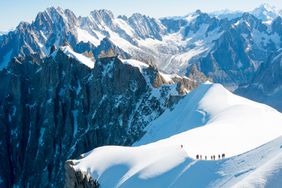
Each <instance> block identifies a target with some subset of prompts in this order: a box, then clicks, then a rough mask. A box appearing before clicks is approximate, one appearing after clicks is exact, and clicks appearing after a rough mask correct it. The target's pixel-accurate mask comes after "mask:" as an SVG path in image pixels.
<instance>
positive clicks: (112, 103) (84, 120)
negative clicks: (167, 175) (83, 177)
mask: <svg viewBox="0 0 282 188" xmlns="http://www.w3.org/2000/svg"><path fill="white" fill-rule="evenodd" d="M0 79H1V84H0V90H1V91H2V92H1V93H0V95H1V96H0V122H1V126H2V131H1V133H0V145H1V147H0V160H1V161H2V162H1V164H0V177H1V180H2V181H1V182H0V185H1V187H13V186H20V187H62V185H63V182H64V181H63V180H64V162H65V161H66V160H67V159H69V158H76V157H78V156H79V154H81V153H85V152H87V151H89V150H91V149H93V148H95V147H98V146H102V145H111V144H116V145H130V144H132V143H133V142H134V141H136V140H137V139H139V138H140V137H141V136H142V135H143V129H144V127H146V125H147V124H148V123H149V122H151V121H152V120H154V119H155V118H157V117H158V116H159V115H160V114H161V113H162V112H163V111H164V110H165V109H167V108H169V107H170V106H171V105H173V104H174V103H175V102H176V101H177V100H176V99H175V98H177V95H178V96H179V93H180V90H179V89H178V87H177V86H178V85H180V86H181V87H182V88H183V87H184V88H187V89H185V92H187V90H189V88H188V87H187V86H190V83H191V84H192V83H193V87H194V86H195V85H197V83H196V82H193V81H191V80H189V83H188V80H187V81H185V80H182V83H180V82H179V83H178V82H176V81H168V80H167V79H164V78H163V76H161V73H159V72H158V71H157V70H156V69H155V68H153V67H149V66H147V67H143V68H140V67H139V68H138V67H135V66H133V65H131V64H130V63H123V62H122V61H120V60H119V59H118V58H117V57H105V58H101V59H97V60H96V62H95V66H94V68H93V69H91V68H89V67H87V66H85V65H84V64H82V63H81V62H79V61H78V60H76V59H74V58H72V57H70V56H68V55H66V54H65V53H64V52H63V51H62V50H61V49H59V50H56V51H55V52H53V54H52V55H51V56H48V57H46V58H44V59H41V58H40V55H32V56H27V57H25V58H20V57H18V58H14V59H13V60H12V62H11V63H10V65H9V67H8V68H7V69H4V70H2V71H0ZM153 83H157V84H153ZM190 89H191V88H190ZM185 92H184V93H185ZM184 93H183V91H182V94H184ZM90 184H91V181H90ZM79 186H81V185H79ZM79 186H78V187H79Z"/></svg>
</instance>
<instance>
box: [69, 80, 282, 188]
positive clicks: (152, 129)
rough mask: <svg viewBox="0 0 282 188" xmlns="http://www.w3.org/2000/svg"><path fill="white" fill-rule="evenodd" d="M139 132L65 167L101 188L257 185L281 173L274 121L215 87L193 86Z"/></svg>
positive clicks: (268, 112)
mask: <svg viewBox="0 0 282 188" xmlns="http://www.w3.org/2000/svg"><path fill="white" fill-rule="evenodd" d="M146 130H147V133H146V134H145V136H144V137H143V138H142V139H141V140H140V141H138V142H136V143H135V144H134V146H135V147H120V146H105V147H101V148H97V149H94V150H93V151H91V152H89V153H87V154H85V155H83V158H82V159H80V160H74V161H73V162H74V165H73V168H74V169H75V170H77V171H82V172H83V173H88V174H89V175H91V176H92V177H93V178H94V179H97V180H98V182H99V183H100V184H101V186H103V187H106V188H108V187H137V188H138V187H183V185H185V186H188V187H190V186H192V187H232V186H236V185H239V184H240V185H249V186H255V185H257V186H262V185H266V184H267V183H269V182H268V181H267V179H268V178H274V177H275V176H276V175H277V173H281V171H282V170H281V169H282V160H281V155H282V149H281V146H282V139H281V135H282V115H281V114H280V113H279V112H277V111H276V110H274V109H272V108H270V107H268V106H266V105H263V104H259V103H255V102H252V101H250V100H247V99H244V98H242V97H238V96H235V95H234V94H232V93H230V92H228V91H227V90H226V89H224V88H223V87H222V86H221V85H218V84H210V83H206V84H203V85H201V86H200V87H199V88H198V89H196V90H195V91H193V92H191V93H189V94H188V95H187V96H186V97H185V98H184V99H183V100H181V101H180V102H179V103H178V104H177V105H176V106H175V107H174V109H173V110H167V111H166V112H164V113H163V114H162V115H161V116H160V117H159V118H158V119H156V120H155V121H153V122H152V123H151V125H149V127H148V128H147V129H146ZM278 137H280V138H278ZM277 138H278V139H277ZM275 139H276V140H275ZM273 140H274V141H273ZM272 141H273V142H272ZM267 143H268V144H267ZM262 145H263V146H262ZM256 148H257V149H256ZM222 153H224V154H226V157H227V158H226V159H224V160H217V161H211V160H210V159H211V158H210V157H211V155H215V156H216V158H217V159H218V154H222ZM197 154H199V155H202V156H203V159H205V156H207V161H205V160H203V161H202V160H195V157H196V155H197ZM254 177H260V179H259V180H258V179H254ZM274 183H275V182H274ZM276 183H277V181H276Z"/></svg>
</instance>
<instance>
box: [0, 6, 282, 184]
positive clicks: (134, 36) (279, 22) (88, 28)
mask: <svg viewBox="0 0 282 188" xmlns="http://www.w3.org/2000/svg"><path fill="white" fill-rule="evenodd" d="M281 15H282V14H281V11H279V10H277V9H276V8H274V7H271V6H269V5H262V6H260V7H258V8H257V9H255V10H254V11H252V12H249V13H248V12H247V13H246V12H245V13H242V12H228V11H225V12H220V13H218V12H217V13H210V14H207V13H203V12H201V11H200V10H197V11H196V12H194V13H191V14H188V15H186V16H183V17H167V18H161V19H155V18H151V17H148V16H146V15H142V14H140V13H135V14H133V15H132V16H130V17H127V16H122V15H121V16H115V15H113V13H112V12H111V11H110V10H94V11H92V12H91V13H90V14H89V16H87V17H78V16H77V15H75V14H74V13H73V12H72V11H71V10H64V9H62V8H60V7H58V8H54V7H50V8H48V9H46V10H45V11H43V12H40V13H38V15H37V17H36V18H35V20H34V21H33V22H32V23H27V22H21V23H20V24H19V25H18V26H17V27H16V28H15V29H13V30H12V31H10V32H8V33H2V34H0V79H1V83H0V90H1V92H0V124H2V125H3V131H2V132H0V146H1V147H0V159H1V161H2V163H1V164H0V187H1V186H3V187H17V186H18V187H62V186H63V184H64V182H65V181H66V185H73V184H76V186H77V187H83V186H84V187H87V186H90V185H91V186H92V187H95V186H97V185H96V183H97V182H96V180H98V182H99V180H101V181H100V183H102V186H103V184H104V185H106V186H108V187H111V186H112V185H117V184H115V183H120V184H118V185H125V186H128V187H130V186H131V185H132V184H131V183H136V182H135V180H138V181H143V179H142V178H144V176H143V175H144V174H143V172H144V171H142V170H141V171H140V173H141V179H140V176H139V174H138V172H137V171H136V168H137V167H138V168H137V169H140V167H144V170H146V169H147V168H151V166H150V165H149V166H146V165H145V166H143V165H144V163H139V162H140V161H139V160H138V158H139V157H141V158H142V157H144V153H141V154H140V153H138V151H137V153H138V154H137V155H135V156H133V158H132V160H135V159H136V161H134V162H132V163H130V164H127V162H130V161H126V162H125V163H122V164H120V163H118V164H117V165H121V166H124V165H125V166H127V167H128V168H126V170H125V172H128V171H130V172H132V171H133V172H134V173H129V176H126V175H128V174H127V173H125V174H124V171H123V170H124V168H122V169H123V170H121V169H120V168H118V169H115V166H114V165H115V164H116V163H114V162H113V161H112V160H113V159H112V158H111V157H110V158H109V159H108V160H109V163H108V164H107V165H108V166H107V167H109V168H111V167H112V166H111V165H113V169H114V172H117V174H116V175H117V176H116V180H117V181H116V182H108V183H113V184H109V185H107V184H105V182H106V183H107V177H111V176H110V175H111V173H110V174H107V173H105V172H107V169H106V168H104V167H105V166H98V167H97V166H95V167H97V168H98V169H96V168H94V167H93V168H92V166H91V165H93V164H92V163H87V165H90V166H87V167H85V166H82V167H83V168H80V166H79V165H77V164H76V162H77V161H74V162H73V161H69V163H67V164H66V166H64V163H65V161H66V160H68V159H74V158H78V157H79V156H80V155H81V154H83V153H85V152H88V151H90V150H92V149H94V148H96V147H99V146H104V145H123V146H124V145H126V146H131V145H132V144H134V143H135V145H136V144H137V143H138V142H136V141H138V140H140V139H141V140H140V141H139V143H143V144H152V145H153V146H160V147H162V146H161V145H158V144H157V141H158V140H160V139H164V138H167V137H168V136H176V137H179V135H178V134H181V133H183V134H184V133H185V131H188V132H189V130H190V129H192V128H195V129H196V130H199V127H200V126H206V125H208V122H213V121H215V122H217V121H216V120H218V122H220V121H223V120H224V121H226V124H228V125H232V126H231V127H233V126H234V127H233V128H234V129H235V128H236V130H237V128H238V127H236V125H233V124H234V122H237V123H238V122H239V123H241V122H245V123H246V127H242V129H243V130H244V131H245V136H246V135H248V134H250V135H253V134H254V132H256V130H255V129H256V128H255V127H256V126H257V124H259V123H261V122H263V124H262V125H261V126H260V128H261V129H260V130H261V132H258V134H262V135H263V133H266V132H267V131H270V132H271V133H270V132H269V134H267V135H266V136H265V137H260V138H262V139H258V138H257V137H255V136H251V137H250V138H252V139H251V140H252V141H251V143H250V145H248V144H245V143H244V142H243V140H242V143H237V146H240V145H244V144H245V145H246V146H249V147H246V148H247V149H245V150H244V151H243V150H242V151H241V150H240V151H237V150H236V151H235V152H234V153H232V154H228V153H227V157H234V158H230V159H228V160H227V161H222V162H218V163H217V164H216V165H213V164H211V166H209V165H210V164H208V165H207V166H208V167H212V168H213V169H215V171H213V172H211V173H208V174H209V176H207V179H205V181H203V182H204V183H206V184H205V185H208V184H209V183H216V182H215V181H216V180H218V181H219V184H216V185H222V184H220V182H221V183H222V182H223V181H224V180H226V179H224V178H230V177H231V176H235V179H234V177H233V179H232V178H231V179H230V182H229V183H230V184H226V186H227V185H235V183H240V182H239V179H240V180H242V179H241V178H243V177H244V178H248V177H249V178H251V177H253V176H251V173H253V174H256V173H258V174H259V175H261V176H262V177H263V178H264V179H267V178H268V176H267V175H265V174H264V173H266V171H263V170H262V171H263V173H260V170H258V171H257V169H259V168H261V167H262V165H263V164H266V163H267V162H268V161H270V159H271V155H270V154H267V151H268V150H271V152H272V153H273V155H276V156H280V154H281V151H280V150H281V149H280V148H281V147H280V148H279V147H278V146H279V144H281V139H277V140H276V141H273V142H270V143H269V144H268V145H265V146H263V147H262V148H261V149H256V148H257V147H259V146H261V145H262V144H266V142H269V141H272V140H274V139H276V137H277V136H279V135H281V132H280V130H281V129H280V127H279V125H280V124H281V120H280V119H281V114H280V113H279V112H277V111H276V110H274V109H272V108H270V107H267V106H265V105H262V104H257V103H255V102H251V101H249V100H247V99H241V98H240V97H238V96H235V95H233V94H232V93H230V92H229V91H232V92H234V93H235V94H238V95H241V96H244V97H247V98H249V99H252V100H256V101H259V102H262V103H265V104H268V105H271V106H272V107H274V108H276V109H277V110H279V111H282V102H281V101H282V70H281V67H282V63H281V62H282V59H281V58H282V51H281V48H282V18H281ZM207 80H210V81H213V82H216V83H220V84H222V85H223V86H224V87H226V88H227V89H228V90H229V91H227V90H226V89H224V88H223V87H222V86H220V85H212V84H204V85H201V84H202V83H205V82H206V81H207ZM199 85H201V86H200V87H199V88H198V90H195V92H194V93H193V90H194V89H195V88H197V87H198V86H199ZM195 93H196V94H195ZM186 95H187V96H186ZM226 95H227V96H229V97H227V99H226V100H221V99H224V98H225V97H226ZM210 96H213V97H210ZM217 97H218V99H219V100H214V99H215V98H217ZM213 100H214V101H215V104H212V105H210V102H211V101H213ZM193 101H194V103H193ZM240 101H241V102H240ZM242 101H245V102H242ZM181 104H182V105H183V106H184V107H185V108H183V106H181ZM231 104H233V105H234V106H233V105H231ZM202 105H204V106H202ZM229 105H231V106H229ZM236 105H239V106H240V105H241V107H242V108H237V107H238V106H236ZM220 106H221V107H222V106H224V108H222V109H218V108H219V107H220ZM226 106H227V107H226ZM199 107H203V108H199ZM257 108H258V109H257ZM177 109H181V110H184V109H186V111H183V114H182V117H181V118H178V121H174V117H175V116H176V115H177V114H181V113H177V112H178V111H177ZM181 110H180V111H181ZM241 112H246V114H249V115H250V116H244V114H241ZM264 112H265V113H266V112H267V114H264ZM258 114H261V116H259V117H261V118H262V119H257V120H258V121H254V122H255V123H253V121H251V119H254V118H255V117H256V116H258ZM166 115H167V116H166ZM237 116H238V118H237ZM164 117H170V118H168V119H169V120H173V121H171V122H170V123H169V121H168V119H166V118H164ZM230 117H231V118H230ZM182 118H184V119H182ZM185 118H187V119H185ZM213 118H215V119H213ZM162 119H165V121H164V120H163V121H162ZM182 120H183V121H182ZM184 120H185V121H184ZM186 120H187V122H188V125H189V126H190V127H186V124H185V122H186ZM235 120H236V121H235ZM259 120H261V121H259ZM160 121H161V122H163V123H162V124H158V122H160ZM181 121H182V123H184V124H185V125H184V124H181V123H180V122H181ZM218 122H217V123H218ZM232 122H233V123H232ZM249 122H251V123H250V124H251V125H250V124H249ZM168 123H169V124H168ZM179 123H180V124H179ZM190 123H191V124H190ZM269 123H270V124H271V125H268V124H269ZM148 125H149V128H148ZM268 126H271V127H268ZM152 127H155V128H152ZM209 127H210V126H207V127H204V128H203V130H205V129H206V128H207V129H210V128H209ZM216 127H217V126H216ZM200 128H201V127H200ZM212 128H213V127H211V129H212ZM217 128H218V127H217ZM217 128H216V129H212V130H219V129H221V127H219V129H217ZM229 128H230V127H229ZM268 128H269V129H268ZM154 129H157V130H160V131H158V132H156V131H154ZM222 129H223V130H225V129H228V128H227V127H223V128H222ZM264 130H265V131H264ZM266 130H267V131H266ZM273 130H276V131H273ZM200 132H201V131H200ZM202 132H205V131H202ZM215 132H220V131H215ZM227 132H228V131H227ZM227 132H226V133H227ZM158 134H160V135H158ZM189 135H190V132H189V133H187V136H188V138H189V137H192V136H191V135H190V136H189ZM204 135H205V134H204ZM227 135H228V134H227ZM202 136H203V135H202ZM202 136H201V138H202ZM221 136H222V135H221ZM246 137H247V136H246ZM147 138H148V139H147ZM146 139H147V141H146V142H145V141H144V140H146ZM185 139H186V138H185ZM185 139H184V140H183V139H182V138H181V137H179V141H180V142H186V141H187V142H188V141H189V139H188V140H185ZM192 140H193V139H192ZM142 141H143V142H142ZM167 141H168V142H169V141H172V142H173V141H175V140H169V139H168V140H167ZM190 141H191V140H190ZM190 141H189V142H190ZM164 142H166V141H164ZM226 143H235V145H236V140H235V139H233V138H232V139H231V138H230V140H228V142H226ZM143 144H142V146H141V144H139V146H140V148H143V147H144V148H145V149H146V148H147V147H148V146H146V145H143ZM137 145H138V144H137ZM177 147H178V146H177ZM191 147H193V146H192V145H191ZM272 147H274V148H272ZM277 147H278V148H277ZM223 148H224V147H223ZM269 148H272V149H269ZM120 149H121V151H123V150H124V148H122V147H121V148H120ZM153 149H154V150H155V151H158V147H156V148H154V147H153ZM129 150H130V151H131V150H134V148H130V149H129ZM137 150H138V149H137ZM250 150H253V151H250ZM100 151H101V155H103V152H104V149H103V148H102V149H99V148H98V149H97V150H94V151H93V153H96V152H97V153H98V155H99V152H100ZM171 151H172V152H173V151H174V149H173V148H172V150H171ZM260 151H263V152H262V153H261V157H264V158H265V160H264V162H263V163H259V161H258V160H257V161H256V160H255V161H252V159H253V157H254V156H255V155H257V153H259V152H260ZM105 152H110V153H109V154H110V155H112V154H111V151H108V150H107V149H105ZM119 152H120V150H119V149H117V153H119ZM162 152H163V153H165V151H164V150H162ZM243 152H250V153H249V154H248V153H247V154H244V155H243V156H239V157H237V155H239V154H242V153H243ZM89 154H91V153H89ZM147 154H148V156H150V155H152V153H150V152H149V153H146V155H147ZM178 154H179V155H178ZM124 155H127V153H126V152H125V153H123V154H121V155H118V156H120V157H122V158H123V157H124ZM194 155H195V153H194V151H192V152H191V151H189V150H187V151H186V153H185V152H182V153H181V152H180V153H177V156H171V157H175V159H176V160H175V161H174V162H176V163H177V165H178V164H179V165H180V166H181V165H184V164H185V165H188V164H189V165H193V164H194V162H195V161H194V159H193V157H194ZM83 156H85V157H86V158H85V159H82V161H81V163H83V161H84V160H88V159H87V155H83ZM89 156H91V155H89ZM113 156H114V155H113ZM94 157H95V156H94ZM135 157H136V158H135ZM179 157H180V158H179ZM167 159H168V158H166V157H165V158H161V160H164V161H166V160H167ZM178 159H179V160H178ZM275 159H276V158H275ZM91 160H92V158H91ZM93 160H94V159H93ZM100 160H103V158H102V159H100ZM234 160H235V161H237V160H238V161H240V160H241V161H242V160H245V161H247V164H249V165H251V166H252V165H253V166H255V167H254V169H251V170H250V169H248V168H247V167H244V168H240V167H238V168H232V169H231V171H232V173H230V174H229V175H227V176H224V175H222V176H221V177H220V178H223V179H220V178H219V179H217V178H218V177H217V178H214V179H209V178H208V177H211V176H212V177H214V176H215V173H216V170H220V169H222V168H224V169H225V170H226V164H227V166H228V165H229V167H230V166H231V167H233V166H236V165H237V162H235V163H234ZM147 162H150V160H149V161H147ZM151 162H152V164H154V165H157V166H159V165H161V164H159V163H155V162H154V161H151ZM272 162H273V163H272ZM79 163H80V161H79ZM176 163H175V164H174V165H176ZM190 163H191V164H190ZM270 163H271V164H270ZM270 163H269V164H270V167H269V168H267V169H268V170H269V171H271V172H274V171H275V170H277V169H278V170H277V171H278V172H279V173H278V175H280V172H281V168H280V166H279V165H276V164H277V163H279V164H280V163H281V161H280V160H273V161H271V162H270ZM272 164H273V165H272ZM154 165H153V166H154ZM174 165H172V166H170V167H176V166H174ZM189 165H188V166H189ZM201 165H202V164H198V163H197V164H196V166H195V171H197V170H199V169H201V168H202V167H201ZM203 165H206V164H203ZM247 166H248V165H247ZM135 167H136V168H135ZM231 167H230V168H231ZM64 168H66V172H67V179H66V180H65V179H64V173H65V170H64ZM85 168H89V169H91V170H90V171H88V170H85ZM230 168H227V170H226V171H225V170H224V171H223V172H224V173H228V172H230ZM99 169H102V170H101V171H99ZM155 170H157V171H158V170H159V171H158V172H161V173H160V174H159V175H160V176H151V175H150V173H149V175H148V174H146V173H145V176H146V177H147V178H149V179H150V178H152V183H157V182H159V181H158V179H154V178H155V177H157V178H158V177H160V179H161V180H165V179H166V176H162V175H164V174H166V173H174V171H170V168H168V169H166V170H163V169H159V168H156V169H155ZM178 170H183V169H182V168H179V169H178ZM245 171H246V173H243V172H245ZM147 172H152V171H150V170H149V171H147ZM155 172H156V171H154V173H155ZM177 172H178V171H177ZM183 172H184V171H183ZM275 172H276V171H275ZM87 173H90V174H87ZM156 173H157V172H156ZM240 173H243V174H244V176H240ZM188 174H189V172H188ZM124 175H125V176H124ZM155 175H156V174H155ZM178 175H179V176H178ZM178 175H177V176H171V178H172V177H175V182H174V184H173V185H174V186H176V187H179V186H177V185H180V184H181V183H182V177H186V175H187V174H186V172H185V173H182V175H183V176H182V175H181V174H178ZM247 175H250V176H247ZM276 175H277V174H275V173H273V174H272V175H271V176H270V177H271V178H272V179H273V178H274V179H275V176H276ZM239 176H240V178H239V179H236V177H239ZM103 178H105V179H103ZM119 178H122V179H119ZM131 178H133V179H131ZM136 178H137V179H136ZM145 179H146V178H145ZM127 180H128V181H127ZM231 180H232V181H231ZM149 182H150V181H149ZM165 182H166V181H164V182H163V183H165ZM234 182H235V183H234ZM246 182H247V183H250V182H251V183H252V181H246ZM274 182H275V183H277V184H278V183H279V181H274ZM127 183H128V184H127ZM143 183H144V182H143ZM233 183H234V184H233ZM255 183H256V182H255ZM140 185H143V184H140ZM144 185H145V184H144ZM150 185H152V184H150ZM162 185H163V184H162ZM260 185H264V184H260ZM275 185H276V184H275Z"/></svg>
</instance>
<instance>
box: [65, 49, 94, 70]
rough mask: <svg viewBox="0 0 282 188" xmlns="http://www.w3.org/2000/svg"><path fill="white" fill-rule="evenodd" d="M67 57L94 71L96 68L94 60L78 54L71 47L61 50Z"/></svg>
mask: <svg viewBox="0 0 282 188" xmlns="http://www.w3.org/2000/svg"><path fill="white" fill-rule="evenodd" d="M60 49H61V50H62V51H63V52H64V53H65V54H66V55H67V56H69V57H71V58H74V59H76V60H77V61H78V62H80V63H82V64H84V65H86V66H87V67H89V68H91V69H93V68H94V64H95V62H94V60H93V59H91V58H89V57H86V56H85V55H83V54H79V53H76V52H75V51H73V49H72V48H71V47H70V46H63V47H61V48H60Z"/></svg>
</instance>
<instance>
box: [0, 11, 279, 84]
mask: <svg viewBox="0 0 282 188" xmlns="http://www.w3.org/2000/svg"><path fill="white" fill-rule="evenodd" d="M263 7H265V6H263ZM260 9H262V7H260ZM267 10H268V9H267ZM256 12H258V11H256ZM273 18H274V17H273ZM276 19H279V17H278V18H276ZM269 24H270V25H269ZM273 24H274V23H267V24H266V23H265V22H264V21H262V20H260V19H258V18H257V17H255V16H253V15H252V14H249V13H243V14H242V15H240V16H239V17H236V18H234V19H230V20H225V19H220V18H216V17H213V16H210V15H209V14H206V13H203V12H201V11H196V12H195V13H192V14H189V15H187V16H183V17H173V18H162V19H160V20H157V19H154V18H150V17H148V16H145V15H141V14H137V13H136V14H133V15H132V16H130V17H126V16H118V17H115V16H114V15H113V14H112V12H111V11H108V10H95V11H92V12H91V13H90V15H89V16H87V17H77V16H76V15H75V14H74V13H73V12H72V11H70V10H63V9H61V8H48V9H47V10H46V11H44V12H41V13H39V14H38V15H37V17H36V19H35V21H34V22H32V23H31V24H29V23H25V22H22V23H20V24H19V26H18V27H17V28H16V29H15V31H13V32H10V33H9V34H8V35H3V36H2V37H1V39H0V53H1V54H4V55H3V56H1V57H0V62H1V63H0V64H1V67H2V68H3V67H5V66H6V65H7V64H8V61H9V60H10V59H11V58H12V57H15V56H23V57H24V56H26V55H30V54H34V53H39V55H40V57H46V55H48V54H49V51H50V49H51V47H52V46H53V45H55V46H56V47H59V46H61V45H63V44H64V43H65V41H67V42H68V43H69V45H70V46H72V47H73V48H76V49H75V50H77V51H79V52H84V51H92V53H93V54H94V55H97V53H99V52H94V51H93V50H94V48H95V47H97V46H99V45H100V42H101V41H104V42H105V41H107V43H108V44H109V45H110V46H111V47H112V48H113V49H114V51H116V53H118V54H120V55H121V56H122V57H123V58H124V59H127V58H134V59H138V60H141V61H144V62H147V63H149V64H155V65H157V66H158V67H159V68H160V69H161V70H164V71H165V72H168V73H177V74H180V75H189V72H190V70H191V68H192V67H193V66H196V67H197V68H198V70H200V71H201V72H203V73H204V74H205V75H206V76H208V77H211V78H212V79H213V80H214V81H215V82H220V83H222V84H224V85H225V86H227V87H228V88H230V89H234V88H236V87H238V85H240V84H245V83H248V82H250V80H251V79H252V77H253V75H254V74H255V73H256V71H257V69H258V67H259V66H260V64H262V63H263V62H266V60H267V59H268V57H269V56H270V54H271V53H273V52H275V51H277V50H278V49H279V48H281V33H280V32H279V31H278V30H279V28H276V27H274V25H273ZM277 29H278V30H277ZM100 46H101V47H102V48H104V47H105V48H106V46H105V44H103V45H100ZM113 46H115V47H113ZM100 51H103V49H100ZM227 62H228V63H227Z"/></svg>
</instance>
